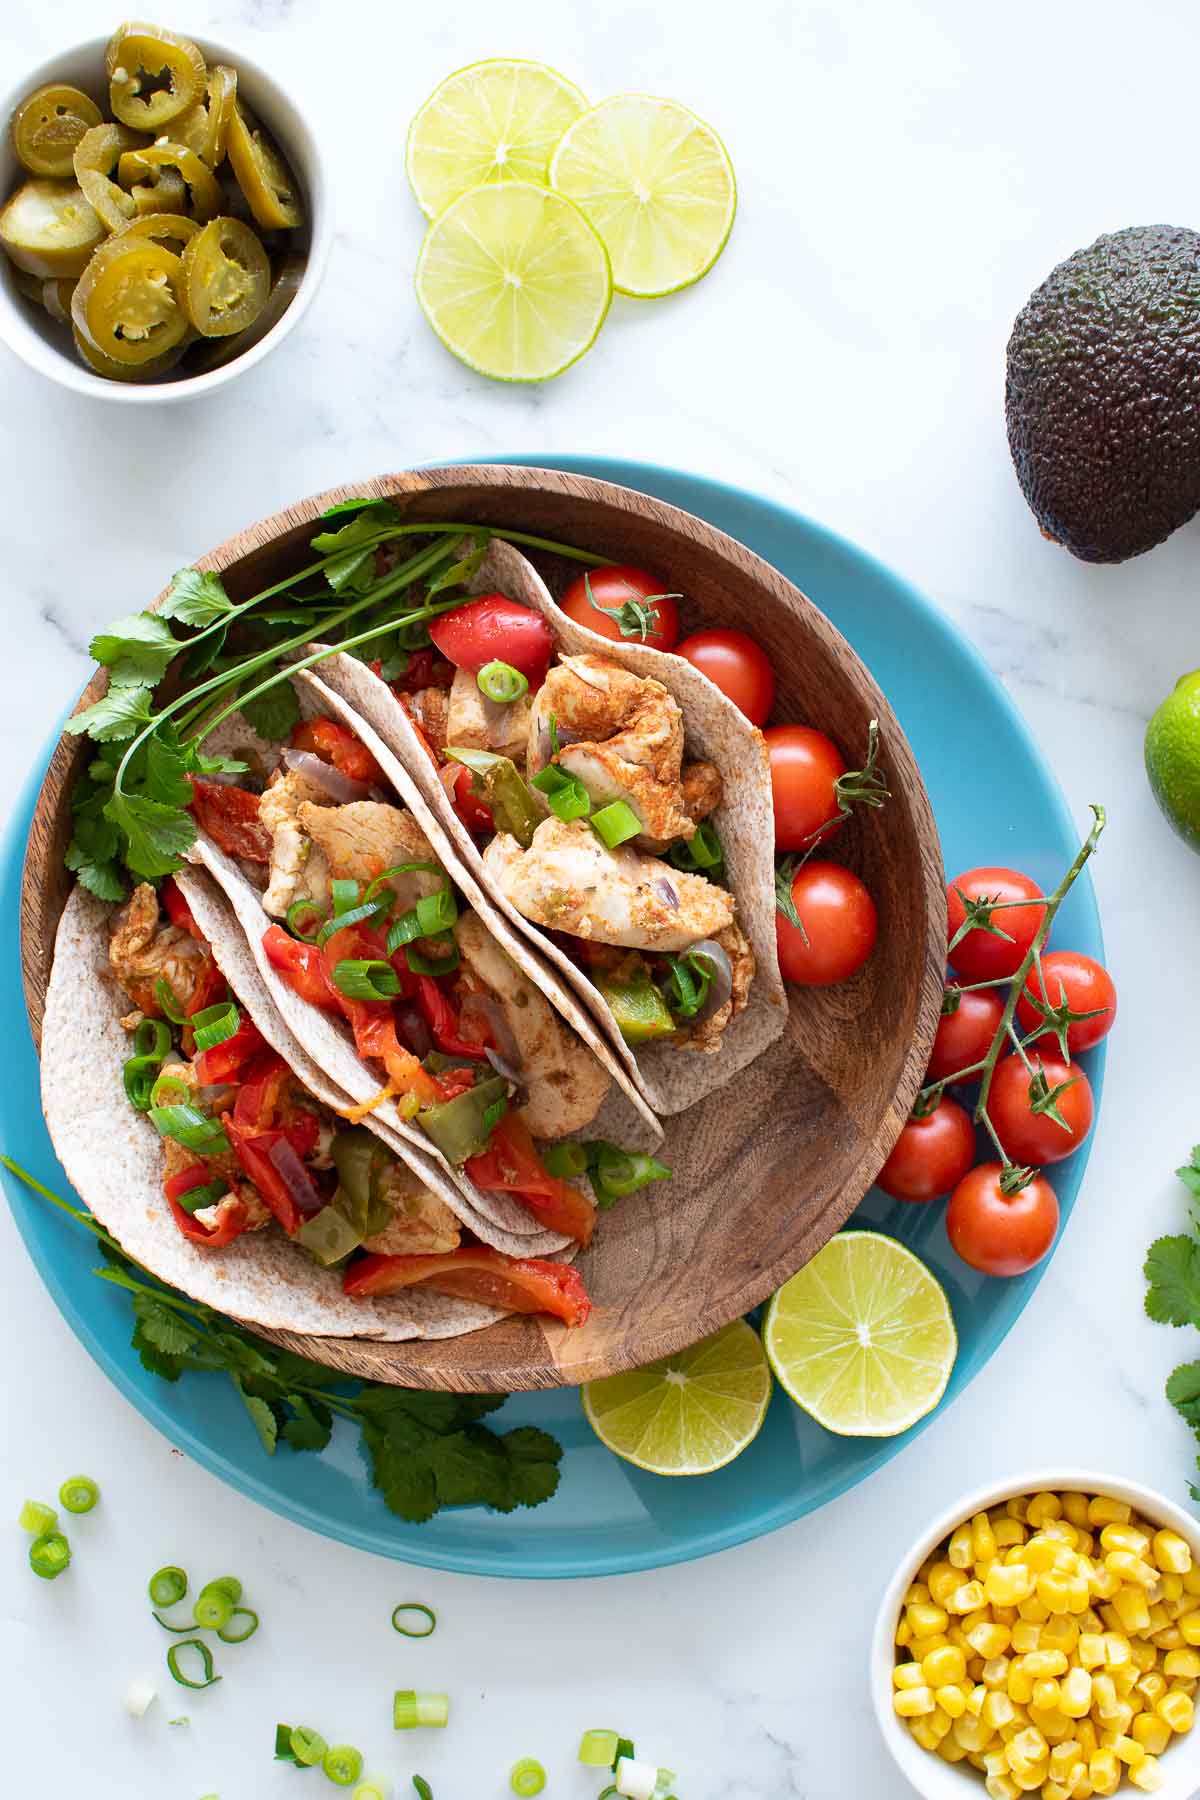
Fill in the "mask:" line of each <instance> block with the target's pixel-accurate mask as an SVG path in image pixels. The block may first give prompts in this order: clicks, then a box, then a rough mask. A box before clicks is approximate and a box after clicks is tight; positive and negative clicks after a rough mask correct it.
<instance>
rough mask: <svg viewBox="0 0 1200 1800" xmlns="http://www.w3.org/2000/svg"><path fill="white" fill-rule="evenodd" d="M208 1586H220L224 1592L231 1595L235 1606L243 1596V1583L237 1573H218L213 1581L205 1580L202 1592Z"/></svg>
mask: <svg viewBox="0 0 1200 1800" xmlns="http://www.w3.org/2000/svg"><path fill="white" fill-rule="evenodd" d="M207 1588H220V1590H221V1592H222V1593H223V1594H228V1595H229V1598H230V1600H232V1602H233V1604H234V1605H235V1606H236V1605H237V1603H238V1601H239V1600H240V1599H241V1597H242V1584H241V1582H240V1581H239V1580H238V1578H237V1576H236V1575H217V1576H216V1577H214V1579H213V1580H212V1581H206V1582H205V1584H204V1587H203V1588H202V1589H201V1590H200V1591H201V1593H203V1592H204V1591H205V1589H207Z"/></svg>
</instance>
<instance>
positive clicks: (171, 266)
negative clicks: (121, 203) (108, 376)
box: [71, 235, 188, 367]
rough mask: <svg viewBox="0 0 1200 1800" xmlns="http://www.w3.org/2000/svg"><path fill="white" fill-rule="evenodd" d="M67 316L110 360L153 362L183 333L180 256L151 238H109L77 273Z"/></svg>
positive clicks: (136, 363)
mask: <svg viewBox="0 0 1200 1800" xmlns="http://www.w3.org/2000/svg"><path fill="white" fill-rule="evenodd" d="M71 317H72V319H73V321H74V323H75V324H76V325H77V326H78V327H79V329H80V330H81V331H82V333H83V334H84V336H85V337H86V338H87V339H88V340H89V341H90V342H91V343H93V344H94V345H95V346H96V348H97V349H98V350H99V351H100V352H101V353H102V354H103V355H104V356H106V357H108V358H109V359H110V360H111V361H112V362H117V363H128V364H131V365H132V366H134V367H141V366H142V365H144V364H146V363H148V362H151V361H154V360H155V359H156V358H157V357H159V356H161V355H162V354H164V353H165V352H167V351H169V350H173V349H174V348H175V346H176V344H178V343H179V342H180V341H181V340H182V339H183V338H184V337H186V335H187V331H188V318H187V313H186V312H185V311H184V308H183V263H182V261H181V259H180V258H179V257H178V256H176V255H174V253H173V252H172V251H170V250H167V249H165V248H164V246H163V245H162V244H157V243H155V242H154V240H153V239H152V238H139V237H126V236H124V235H122V236H121V237H120V238H117V239H114V240H113V241H112V242H111V243H109V244H106V245H104V246H103V247H102V248H101V249H100V250H99V251H98V252H97V253H96V255H95V256H93V258H92V260H91V262H90V263H89V264H88V266H87V268H86V269H85V270H84V272H83V275H82V276H81V277H80V282H79V286H78V287H77V288H76V290H75V295H74V298H73V300H72V302H71Z"/></svg>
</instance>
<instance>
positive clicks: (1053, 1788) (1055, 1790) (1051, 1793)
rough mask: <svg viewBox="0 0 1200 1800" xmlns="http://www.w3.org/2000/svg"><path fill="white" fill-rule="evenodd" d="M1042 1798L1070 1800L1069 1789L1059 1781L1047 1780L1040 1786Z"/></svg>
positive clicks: (1047, 1799) (1045, 1799) (1043, 1799)
mask: <svg viewBox="0 0 1200 1800" xmlns="http://www.w3.org/2000/svg"><path fill="white" fill-rule="evenodd" d="M1042 1800H1071V1790H1070V1788H1067V1787H1063V1785H1062V1783H1061V1782H1058V1781H1053V1780H1051V1781H1047V1782H1045V1783H1043V1786H1042Z"/></svg>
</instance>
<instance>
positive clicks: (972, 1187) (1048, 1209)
mask: <svg viewBox="0 0 1200 1800" xmlns="http://www.w3.org/2000/svg"><path fill="white" fill-rule="evenodd" d="M1003 1173H1004V1168H1003V1164H1001V1163H998V1162H989V1163H981V1164H980V1165H979V1167H978V1168H976V1169H972V1170H971V1172H970V1174H969V1175H965V1176H964V1177H963V1179H962V1180H961V1181H960V1182H959V1184H958V1186H957V1187H956V1188H955V1190H954V1192H953V1193H952V1194H951V1196H950V1204H949V1206H948V1207H947V1208H946V1235H947V1237H948V1238H949V1239H950V1242H951V1244H952V1246H953V1247H954V1249H955V1250H956V1251H957V1252H958V1254H959V1256H961V1257H962V1259H963V1261H964V1262H965V1263H969V1264H970V1266H971V1268H973V1269H978V1270H979V1272H980V1274H981V1275H1023V1274H1024V1273H1025V1271H1026V1269H1032V1268H1033V1266H1034V1264H1035V1263H1040V1262H1041V1260H1042V1258H1043V1256H1045V1254H1046V1252H1047V1250H1049V1248H1050V1246H1051V1244H1052V1243H1053V1242H1054V1234H1055V1232H1056V1231H1057V1230H1058V1200H1057V1199H1056V1197H1055V1193H1054V1189H1053V1188H1052V1187H1051V1186H1050V1183H1049V1182H1048V1181H1047V1180H1046V1177H1045V1176H1044V1175H1032V1176H1030V1178H1029V1180H1028V1181H1027V1182H1026V1184H1025V1186H1024V1187H1023V1188H1021V1189H1019V1191H1018V1192H1017V1193H1015V1194H1006V1193H1005V1192H1004V1190H1003V1188H1002V1187H1001V1185H1000V1178H1001V1176H1002V1174H1003Z"/></svg>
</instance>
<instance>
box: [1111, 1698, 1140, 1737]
mask: <svg viewBox="0 0 1200 1800" xmlns="http://www.w3.org/2000/svg"><path fill="white" fill-rule="evenodd" d="M1104 1723H1105V1726H1106V1728H1107V1729H1108V1730H1109V1731H1111V1732H1112V1734H1113V1736H1114V1737H1120V1736H1121V1734H1122V1733H1123V1732H1127V1731H1128V1730H1129V1727H1130V1726H1131V1725H1132V1724H1133V1707H1132V1706H1131V1705H1130V1704H1129V1702H1128V1700H1118V1701H1117V1705H1116V1710H1115V1711H1114V1712H1113V1714H1112V1717H1111V1718H1108V1719H1105V1721H1104Z"/></svg>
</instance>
